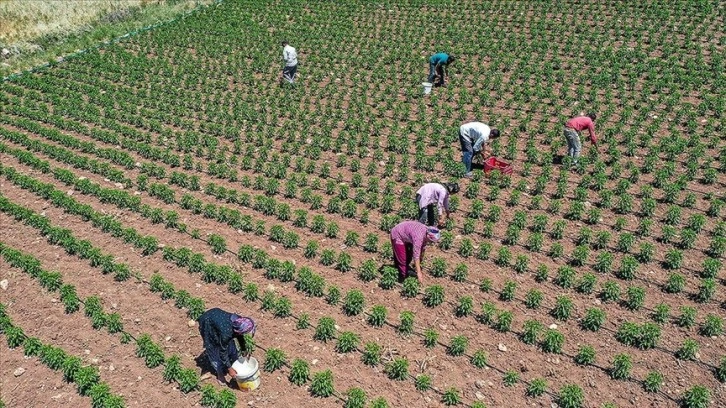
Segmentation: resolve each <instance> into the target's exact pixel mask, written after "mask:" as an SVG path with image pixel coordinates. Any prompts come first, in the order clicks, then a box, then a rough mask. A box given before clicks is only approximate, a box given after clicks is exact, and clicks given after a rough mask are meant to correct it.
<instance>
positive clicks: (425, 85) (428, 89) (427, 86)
mask: <svg viewBox="0 0 726 408" xmlns="http://www.w3.org/2000/svg"><path fill="white" fill-rule="evenodd" d="M421 85H423V88H424V95H428V94H430V93H431V89H432V88H433V87H434V84H432V83H431V82H422V83H421Z"/></svg>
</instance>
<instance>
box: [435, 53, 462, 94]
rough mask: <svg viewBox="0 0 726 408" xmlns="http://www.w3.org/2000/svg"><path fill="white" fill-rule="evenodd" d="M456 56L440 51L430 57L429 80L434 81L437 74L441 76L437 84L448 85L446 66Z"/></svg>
mask: <svg viewBox="0 0 726 408" xmlns="http://www.w3.org/2000/svg"><path fill="white" fill-rule="evenodd" d="M455 59H456V58H455V57H454V56H453V55H449V54H447V53H445V52H438V53H436V54H434V55H432V56H431V58H429V82H433V81H434V77H435V76H436V75H438V76H439V82H438V84H436V85H437V86H446V74H447V72H446V68H447V67H448V66H449V64H451V63H452V62H454V60H455Z"/></svg>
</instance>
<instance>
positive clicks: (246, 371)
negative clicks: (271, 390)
mask: <svg viewBox="0 0 726 408" xmlns="http://www.w3.org/2000/svg"><path fill="white" fill-rule="evenodd" d="M232 368H233V369H234V371H236V372H237V376H236V377H235V380H236V381H237V387H238V388H239V389H240V390H242V391H252V390H256V389H257V388H258V387H259V386H260V369H259V368H260V367H259V364H258V363H257V359H255V358H254V357H250V358H248V359H242V358H240V359H239V360H237V361H235V362H234V364H232Z"/></svg>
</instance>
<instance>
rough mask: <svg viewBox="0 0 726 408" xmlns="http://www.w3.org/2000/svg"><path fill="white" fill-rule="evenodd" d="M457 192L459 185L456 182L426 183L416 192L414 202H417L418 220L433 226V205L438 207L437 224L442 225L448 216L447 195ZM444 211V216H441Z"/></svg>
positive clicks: (434, 218) (434, 214) (434, 216)
mask: <svg viewBox="0 0 726 408" xmlns="http://www.w3.org/2000/svg"><path fill="white" fill-rule="evenodd" d="M458 192H459V185H458V184H456V183H444V184H439V183H427V184H424V185H423V186H422V187H421V188H419V189H418V191H417V192H416V203H418V221H419V222H420V223H422V224H426V225H428V226H430V227H431V226H433V225H434V222H435V221H436V213H435V212H434V205H435V206H436V207H437V208H438V216H439V222H438V226H439V228H441V226H443V225H444V223H445V222H446V220H447V219H448V218H449V217H450V215H451V214H450V213H449V195H450V194H456V193H458ZM444 212H446V217H444V218H443V219H442V218H441V216H442V215H443V213H444Z"/></svg>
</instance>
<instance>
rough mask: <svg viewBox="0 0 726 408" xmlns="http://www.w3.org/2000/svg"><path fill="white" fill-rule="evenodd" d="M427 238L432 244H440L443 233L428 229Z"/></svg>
mask: <svg viewBox="0 0 726 408" xmlns="http://www.w3.org/2000/svg"><path fill="white" fill-rule="evenodd" d="M426 238H427V239H428V240H429V241H431V242H439V240H440V239H441V231H439V230H438V229H436V228H428V229H427V230H426Z"/></svg>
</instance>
